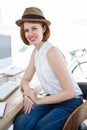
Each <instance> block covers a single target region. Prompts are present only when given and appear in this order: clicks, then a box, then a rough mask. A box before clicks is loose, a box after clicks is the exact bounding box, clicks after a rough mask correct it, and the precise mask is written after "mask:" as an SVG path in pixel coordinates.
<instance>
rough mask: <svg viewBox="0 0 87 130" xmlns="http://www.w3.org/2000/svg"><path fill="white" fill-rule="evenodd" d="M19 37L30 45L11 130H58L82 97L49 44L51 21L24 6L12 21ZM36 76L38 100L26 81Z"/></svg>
mask: <svg viewBox="0 0 87 130" xmlns="http://www.w3.org/2000/svg"><path fill="white" fill-rule="evenodd" d="M16 24H17V25H18V26H19V27H20V32H21V38H22V40H23V42H24V44H26V45H27V46H30V45H33V46H34V49H33V51H32V54H31V58H30V60H29V63H28V66H27V68H26V71H25V73H24V75H23V78H22V80H21V89H22V91H23V98H24V100H23V101H24V106H23V110H22V111H21V112H20V113H19V114H18V115H17V117H16V118H15V120H14V128H13V129H14V130H32V129H33V130H41V129H43V130H47V129H50V130H53V129H55V130H62V128H63V125H64V123H65V121H66V120H67V118H68V117H69V115H70V114H71V113H72V112H73V111H74V110H75V109H76V108H77V107H78V106H79V105H80V104H82V103H83V100H82V98H81V95H83V93H82V91H81V89H80V88H79V86H78V84H77V83H76V81H75V80H74V78H73V76H72V74H71V72H70V71H69V69H68V66H67V63H66V60H65V57H64V56H63V54H62V53H61V51H60V49H58V47H56V46H55V45H53V44H51V43H50V42H49V40H48V39H49V37H50V25H51V22H50V21H49V20H48V19H46V17H45V16H44V14H43V12H42V10H41V9H40V8H37V7H34V6H33V7H27V8H26V9H25V10H24V13H23V15H22V18H21V19H19V20H17V21H16ZM35 73H36V74H37V76H38V79H39V81H40V85H41V88H42V89H43V90H44V92H45V94H46V95H45V96H43V97H38V95H37V93H36V91H35V89H34V88H32V86H31V84H30V82H31V81H32V78H33V76H34V74H35Z"/></svg>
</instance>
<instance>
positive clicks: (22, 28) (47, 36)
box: [20, 21, 50, 45]
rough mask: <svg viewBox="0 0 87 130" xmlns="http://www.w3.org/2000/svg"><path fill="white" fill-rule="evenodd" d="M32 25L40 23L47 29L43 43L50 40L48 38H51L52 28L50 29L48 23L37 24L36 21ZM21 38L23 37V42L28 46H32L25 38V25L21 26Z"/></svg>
mask: <svg viewBox="0 0 87 130" xmlns="http://www.w3.org/2000/svg"><path fill="white" fill-rule="evenodd" d="M32 23H39V24H41V25H42V27H44V26H45V27H46V31H45V33H44V34H43V39H42V41H44V42H45V41H47V40H48V38H49V37H50V28H49V26H48V25H47V24H46V23H44V22H36V21H34V22H32ZM20 36H21V39H22V40H23V42H24V43H25V44H26V45H30V44H29V42H28V41H27V39H26V37H25V33H24V24H21V26H20Z"/></svg>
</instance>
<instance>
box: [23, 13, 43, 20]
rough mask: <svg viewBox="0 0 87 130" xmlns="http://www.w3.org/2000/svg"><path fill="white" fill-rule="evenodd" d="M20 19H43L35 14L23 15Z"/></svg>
mask: <svg viewBox="0 0 87 130" xmlns="http://www.w3.org/2000/svg"><path fill="white" fill-rule="evenodd" d="M22 19H45V18H44V17H43V16H40V15H36V14H29V15H23V16H22Z"/></svg>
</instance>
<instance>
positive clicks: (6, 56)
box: [0, 35, 12, 69]
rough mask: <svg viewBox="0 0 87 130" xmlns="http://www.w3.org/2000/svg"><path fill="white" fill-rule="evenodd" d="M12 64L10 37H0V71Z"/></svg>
mask: <svg viewBox="0 0 87 130" xmlns="http://www.w3.org/2000/svg"><path fill="white" fill-rule="evenodd" d="M11 64H12V56H11V36H9V35H0V69H3V68H5V67H8V66H10V65H11Z"/></svg>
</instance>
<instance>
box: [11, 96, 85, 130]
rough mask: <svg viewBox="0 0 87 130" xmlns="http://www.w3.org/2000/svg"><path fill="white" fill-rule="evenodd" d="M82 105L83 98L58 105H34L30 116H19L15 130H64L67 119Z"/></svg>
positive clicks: (15, 122)
mask: <svg viewBox="0 0 87 130" xmlns="http://www.w3.org/2000/svg"><path fill="white" fill-rule="evenodd" d="M82 103H83V101H82V99H81V98H73V99H70V100H67V101H64V102H61V103H56V104H45V105H34V109H33V110H31V112H30V113H29V114H24V113H23V112H20V113H19V114H18V115H17V117H16V118H15V120H14V128H13V130H62V128H63V126H64V123H65V122H66V120H67V118H68V117H69V116H70V114H71V113H72V112H73V111H74V110H75V109H76V108H77V107H78V106H79V105H80V104H82Z"/></svg>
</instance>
